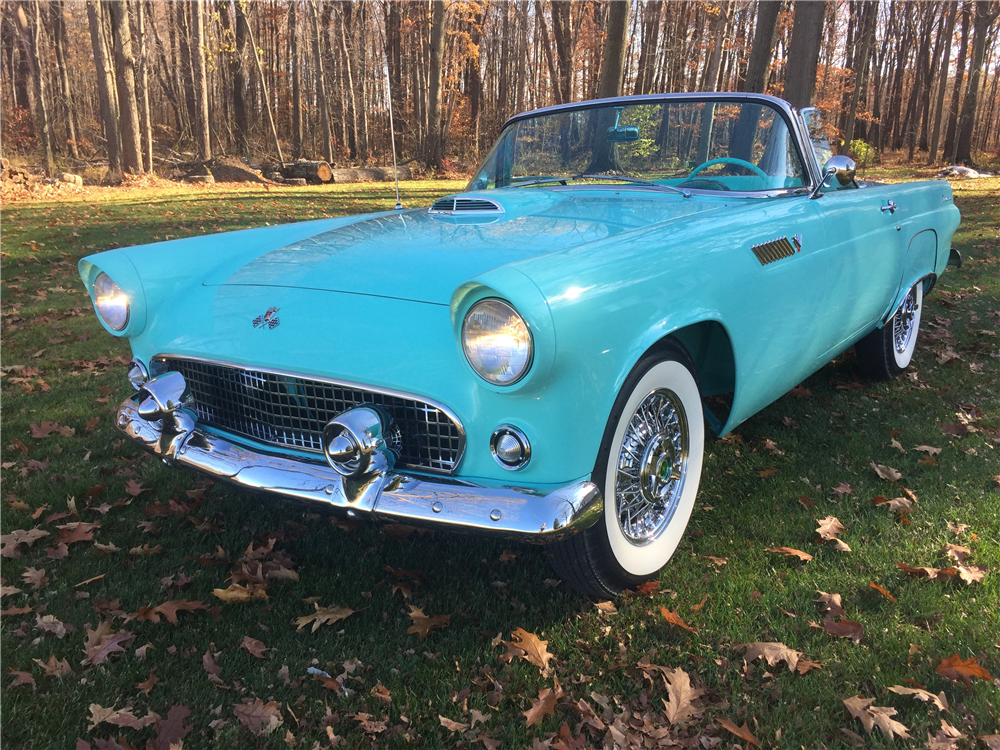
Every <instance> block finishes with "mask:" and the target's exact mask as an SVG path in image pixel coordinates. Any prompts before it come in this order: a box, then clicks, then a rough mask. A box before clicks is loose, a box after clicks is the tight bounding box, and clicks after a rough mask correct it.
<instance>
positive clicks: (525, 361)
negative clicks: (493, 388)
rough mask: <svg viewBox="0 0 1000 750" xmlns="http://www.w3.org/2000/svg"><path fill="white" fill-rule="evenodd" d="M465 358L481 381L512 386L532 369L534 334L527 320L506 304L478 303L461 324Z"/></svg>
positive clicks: (499, 302) (484, 301)
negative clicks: (532, 340)
mask: <svg viewBox="0 0 1000 750" xmlns="http://www.w3.org/2000/svg"><path fill="white" fill-rule="evenodd" d="M462 348H463V349H464V350H465V358H466V359H468V360H469V364H470V365H472V369H473V370H475V371H476V372H477V373H478V374H479V376H480V377H481V378H483V379H484V380H486V381H487V382H490V383H493V384H494V385H512V384H514V383H516V382H517V381H518V380H520V379H521V378H522V377H524V374H525V373H526V372H527V371H528V368H529V367H530V366H531V334H530V333H529V332H528V326H527V325H526V324H525V322H524V319H523V318H522V317H521V316H520V315H518V314H517V311H516V310H514V308H513V307H511V306H510V305H508V304H507V303H506V302H501V301H500V300H498V299H486V300H482V301H481V302H477V303H476V304H475V305H473V306H472V308H471V309H470V310H469V312H468V313H467V314H466V316H465V322H464V323H463V324H462Z"/></svg>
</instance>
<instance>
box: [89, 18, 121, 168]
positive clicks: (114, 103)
mask: <svg viewBox="0 0 1000 750" xmlns="http://www.w3.org/2000/svg"><path fill="white" fill-rule="evenodd" d="M87 18H88V19H89V23H90V41H91V46H92V47H93V50H94V66H95V67H96V68H97V94H98V98H99V99H100V103H101V123H102V125H103V126H104V137H105V141H106V143H107V152H108V171H109V172H110V173H111V174H110V176H111V178H112V179H116V178H117V177H118V176H119V175H120V174H121V171H122V157H121V134H120V132H119V130H118V95H117V94H116V93H115V84H114V78H113V77H112V72H111V61H110V60H109V59H108V55H107V45H106V44H105V39H106V37H107V33H108V30H107V23H106V21H105V18H104V12H103V8H102V4H101V3H99V2H97V1H96V0H87Z"/></svg>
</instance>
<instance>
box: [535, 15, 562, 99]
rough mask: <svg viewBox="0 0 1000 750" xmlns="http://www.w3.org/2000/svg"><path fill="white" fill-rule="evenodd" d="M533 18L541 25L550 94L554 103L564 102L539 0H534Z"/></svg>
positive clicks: (550, 41)
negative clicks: (550, 85) (550, 87)
mask: <svg viewBox="0 0 1000 750" xmlns="http://www.w3.org/2000/svg"><path fill="white" fill-rule="evenodd" d="M535 20H536V21H537V23H538V25H539V26H540V27H541V32H542V33H541V36H542V47H543V49H544V50H545V62H546V63H548V66H549V80H550V81H551V82H552V94H553V98H554V99H555V101H556V104H564V103H565V102H566V100H565V99H563V97H562V89H561V88H560V87H559V78H558V73H557V72H556V64H555V58H554V57H553V55H552V40H551V39H549V29H548V26H546V25H545V11H544V10H543V9H542V3H541V2H540V0H535Z"/></svg>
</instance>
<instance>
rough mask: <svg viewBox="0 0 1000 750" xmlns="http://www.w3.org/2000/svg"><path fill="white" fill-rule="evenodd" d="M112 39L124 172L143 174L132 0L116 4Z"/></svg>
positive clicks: (117, 0) (112, 5)
mask: <svg viewBox="0 0 1000 750" xmlns="http://www.w3.org/2000/svg"><path fill="white" fill-rule="evenodd" d="M108 7H109V9H110V11H111V35H112V38H113V39H114V50H115V83H116V84H117V88H118V111H119V113H120V125H121V137H122V168H123V169H124V170H125V171H126V172H130V173H132V174H139V173H140V172H142V171H143V169H142V142H141V137H140V133H139V104H138V100H137V99H136V96H135V59H134V58H133V57H132V30H131V27H130V25H129V17H128V16H129V13H128V0H112V1H111V2H109V3H108Z"/></svg>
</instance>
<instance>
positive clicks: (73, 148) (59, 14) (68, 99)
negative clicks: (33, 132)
mask: <svg viewBox="0 0 1000 750" xmlns="http://www.w3.org/2000/svg"><path fill="white" fill-rule="evenodd" d="M64 5H65V3H64V2H63V0H56V1H55V2H53V3H51V4H50V5H49V9H50V10H51V12H52V30H53V32H54V34H53V37H52V46H53V47H54V48H55V53H56V67H57V68H58V69H59V87H60V88H61V89H62V92H61V93H62V99H63V105H64V107H65V109H66V143H67V145H68V146H69V153H70V155H71V156H72V157H73V158H74V159H79V158H80V150H79V148H78V146H77V142H76V140H77V136H76V134H77V124H76V108H75V107H74V106H73V95H72V91H71V90H70V85H69V69H68V66H69V41H68V40H67V38H66V19H65V18H64V17H63V13H65V12H66V11H65V9H64V7H63V6H64Z"/></svg>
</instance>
